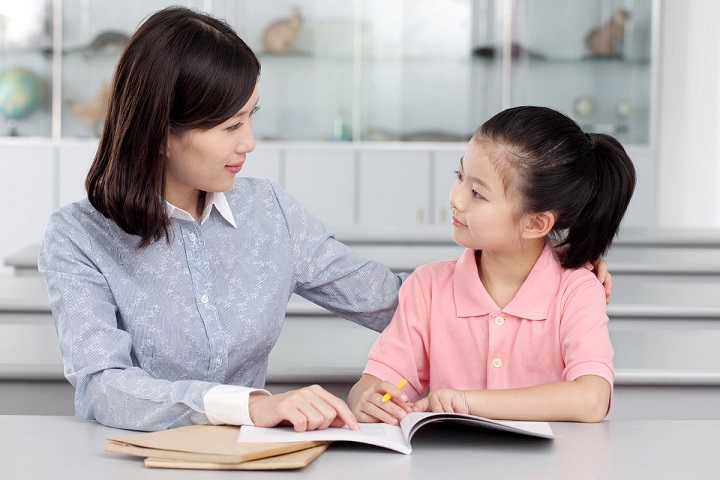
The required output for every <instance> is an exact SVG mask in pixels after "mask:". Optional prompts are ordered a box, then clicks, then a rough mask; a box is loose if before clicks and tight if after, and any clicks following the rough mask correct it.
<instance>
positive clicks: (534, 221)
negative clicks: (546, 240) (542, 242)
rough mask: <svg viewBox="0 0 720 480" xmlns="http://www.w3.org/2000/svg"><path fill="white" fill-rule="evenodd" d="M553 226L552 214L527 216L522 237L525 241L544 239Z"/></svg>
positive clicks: (553, 215)
mask: <svg viewBox="0 0 720 480" xmlns="http://www.w3.org/2000/svg"><path fill="white" fill-rule="evenodd" d="M554 226H555V214H554V213H553V212H538V213H530V214H527V215H526V216H525V227H524V228H523V232H522V237H523V238H527V239H530V238H542V237H546V236H547V235H548V234H549V233H550V231H551V230H552V228H553V227H554Z"/></svg>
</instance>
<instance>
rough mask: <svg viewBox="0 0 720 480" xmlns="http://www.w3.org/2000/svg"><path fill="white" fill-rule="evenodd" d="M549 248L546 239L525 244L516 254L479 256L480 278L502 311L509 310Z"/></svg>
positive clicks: (483, 254) (478, 254)
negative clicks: (539, 259)
mask: <svg viewBox="0 0 720 480" xmlns="http://www.w3.org/2000/svg"><path fill="white" fill-rule="evenodd" d="M543 248H545V239H544V238H541V239H533V240H531V241H524V242H522V244H521V245H520V247H519V248H518V249H517V250H515V251H514V252H502V253H496V252H491V251H477V252H475V262H476V264H477V270H478V275H479V276H480V281H481V282H482V284H483V286H484V287H485V290H487V292H488V294H489V295H490V297H492V299H493V300H494V301H495V303H496V304H497V306H498V307H500V308H505V306H506V305H507V304H508V303H510V301H511V300H512V299H513V298H514V297H515V295H516V294H517V292H518V290H520V287H521V286H522V284H523V283H524V282H525V280H526V279H527V277H528V275H529V274H530V271H531V270H532V269H533V267H534V266H535V262H536V261H537V259H538V258H539V257H540V254H541V253H542V251H543Z"/></svg>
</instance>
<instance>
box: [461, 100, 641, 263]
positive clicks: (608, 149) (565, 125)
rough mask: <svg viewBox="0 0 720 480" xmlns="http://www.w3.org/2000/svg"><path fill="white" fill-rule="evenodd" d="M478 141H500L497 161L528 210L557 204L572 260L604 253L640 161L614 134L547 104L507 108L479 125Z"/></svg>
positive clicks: (556, 232) (558, 239)
mask: <svg viewBox="0 0 720 480" xmlns="http://www.w3.org/2000/svg"><path fill="white" fill-rule="evenodd" d="M473 138H474V139H475V141H477V142H483V141H490V142H492V144H493V145H494V146H496V147H498V148H496V149H495V151H494V153H493V154H492V157H491V158H492V161H493V162H494V164H495V165H496V168H498V171H499V172H500V175H501V178H502V179H503V182H504V184H505V188H506V191H508V190H510V191H512V190H513V189H515V190H516V191H517V192H518V193H519V196H520V209H521V212H522V213H531V212H532V213H534V212H544V211H551V212H553V213H554V214H555V217H556V221H555V226H554V227H553V230H552V232H551V236H552V237H553V239H554V240H555V243H556V245H558V246H565V248H563V249H561V251H562V252H563V253H562V254H561V263H562V266H563V267H565V268H577V267H580V266H582V265H583V264H585V263H586V262H588V261H593V260H596V259H597V258H599V257H600V256H602V255H603V254H604V253H605V252H606V251H607V249H608V248H609V247H610V244H611V243H612V240H613V237H614V236H615V235H616V233H617V231H618V228H619V227H620V221H621V220H622V218H623V215H624V214H625V210H626V209H627V206H628V204H629V203H630V198H631V197H632V194H633V190H634V189H635V168H634V167H633V164H632V162H631V161H630V158H629V157H628V156H627V154H626V153H625V150H624V149H623V147H622V145H620V143H619V142H618V141H617V140H616V139H615V138H613V137H611V136H610V135H604V134H598V133H595V134H592V133H584V132H583V131H582V129H581V128H580V127H579V126H578V124H577V123H575V122H574V121H573V120H571V119H570V118H569V117H567V116H565V115H563V114H562V113H560V112H557V111H555V110H552V109H550V108H544V107H516V108H510V109H507V110H504V111H502V112H500V113H498V114H497V115H495V116H494V117H492V118H491V119H490V120H488V121H487V122H485V123H484V124H483V125H481V126H480V128H478V130H477V131H476V132H475V135H474V137H473Z"/></svg>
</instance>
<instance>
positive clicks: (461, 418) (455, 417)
mask: <svg viewBox="0 0 720 480" xmlns="http://www.w3.org/2000/svg"><path fill="white" fill-rule="evenodd" d="M440 421H450V422H455V423H462V424H465V425H471V426H475V427H481V428H488V429H492V430H503V431H506V432H513V433H518V434H522V435H530V436H534V437H542V438H554V435H553V433H552V430H551V429H550V424H548V423H547V422H520V421H511V420H491V419H489V418H484V417H478V416H475V415H466V414H462V413H434V412H412V413H410V414H408V415H407V416H406V417H405V418H403V419H402V420H400V425H399V426H394V425H388V424H387V423H361V424H360V431H359V432H358V431H353V430H350V429H349V428H347V427H343V428H328V429H326V430H314V431H311V432H296V431H294V430H293V428H292V427H273V428H263V427H252V426H247V425H245V426H243V427H242V428H241V429H240V434H239V435H238V442H240V443H244V442H253V443H263V442H279V443H283V442H300V441H306V440H312V441H318V442H319V441H344V442H359V443H367V444H369V445H375V446H378V447H384V448H389V449H390V450H395V451H396V452H400V453H405V454H409V453H410V452H411V451H412V447H411V446H410V439H411V438H412V436H413V434H414V433H415V432H416V431H418V429H420V428H421V427H422V426H423V425H427V424H428V423H432V422H440Z"/></svg>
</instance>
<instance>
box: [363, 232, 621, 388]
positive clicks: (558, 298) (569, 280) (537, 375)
mask: <svg viewBox="0 0 720 480" xmlns="http://www.w3.org/2000/svg"><path fill="white" fill-rule="evenodd" d="M612 358H613V349H612V345H611V344H610V336H609V334H608V317H607V314H606V313H605V293H604V290H603V287H602V285H601V284H600V282H599V281H598V280H597V278H596V277H595V275H594V274H593V273H592V272H590V271H588V270H586V269H584V268H579V269H573V270H568V269H564V268H562V267H561V266H560V262H559V261H558V259H557V257H556V256H555V254H554V253H553V251H552V249H551V248H550V246H549V244H548V245H546V246H545V249H544V250H543V252H542V254H541V255H540V257H539V258H538V260H537V262H536V263H535V266H534V267H533V269H532V271H531V272H530V274H529V275H528V277H527V279H526V280H525V282H524V283H523V284H522V286H521V287H520V290H519V291H518V293H517V294H516V295H515V297H514V298H513V299H512V300H511V301H510V303H508V304H507V305H506V306H505V308H502V309H501V308H499V307H498V306H497V305H496V304H495V302H494V301H493V299H492V298H491V297H490V295H489V294H488V293H487V291H486V290H485V287H483V284H482V282H481V281H480V277H479V276H478V273H477V266H476V263H475V252H474V251H473V250H471V249H467V250H465V252H464V253H463V255H462V256H461V257H460V258H458V259H456V260H448V261H444V262H437V263H431V264H429V265H424V266H422V267H419V268H418V269H417V270H416V271H415V272H414V273H413V274H412V275H411V276H410V277H408V279H407V280H406V281H405V282H404V283H403V285H402V287H401V289H400V304H399V306H398V309H397V311H396V312H395V317H394V318H393V320H392V323H390V325H389V326H388V327H387V328H386V329H385V331H384V332H383V333H382V334H381V335H380V337H379V338H378V339H377V341H376V342H375V344H374V345H373V347H372V349H371V350H370V355H369V359H368V363H367V366H366V367H365V371H364V373H368V374H370V375H374V376H376V377H378V378H380V379H382V380H388V381H390V382H393V383H396V382H397V381H399V380H400V379H402V378H406V379H407V380H408V387H411V388H408V387H406V389H405V391H406V393H407V394H408V397H409V399H410V401H411V402H413V401H415V400H417V399H418V398H420V397H421V396H423V395H424V394H425V392H426V391H427V389H428V388H429V389H430V391H435V390H438V389H441V388H454V389H459V390H481V389H504V388H521V387H528V386H532V385H539V384H543V383H549V382H557V381H560V380H574V379H576V378H578V377H580V376H582V375H597V376H600V377H602V378H604V379H605V380H607V381H608V383H609V384H610V385H611V387H612V384H613V378H614V368H613V363H612Z"/></svg>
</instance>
